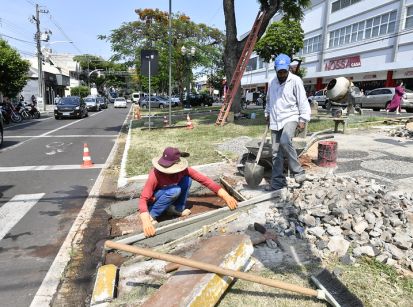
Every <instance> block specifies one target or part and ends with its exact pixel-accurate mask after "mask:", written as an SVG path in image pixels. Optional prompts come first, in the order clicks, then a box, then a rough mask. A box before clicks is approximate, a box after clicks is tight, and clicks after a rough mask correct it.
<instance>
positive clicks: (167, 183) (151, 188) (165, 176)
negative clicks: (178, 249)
mask: <svg viewBox="0 0 413 307" xmlns="http://www.w3.org/2000/svg"><path fill="white" fill-rule="evenodd" d="M184 156H189V154H187V153H181V152H180V151H179V149H178V148H173V147H167V148H165V150H164V152H163V154H162V156H161V157H157V158H154V159H152V164H153V166H154V168H153V169H151V170H150V172H149V176H148V180H147V181H146V183H145V186H144V187H143V190H142V193H141V196H140V199H139V211H140V218H141V221H142V227H143V232H144V234H145V236H147V237H151V236H154V235H155V232H156V231H155V227H154V224H156V219H157V218H158V217H159V216H160V215H161V214H162V213H164V212H165V211H167V212H169V213H172V214H174V215H177V216H187V215H189V214H191V211H190V210H189V209H185V204H186V200H187V198H188V194H189V188H190V187H191V183H192V179H193V180H196V181H198V182H199V183H201V184H202V185H204V186H205V187H207V188H208V189H210V190H211V191H212V192H214V193H215V194H217V195H218V196H219V197H221V198H222V199H223V200H224V201H225V202H226V204H227V205H228V207H229V208H230V209H231V210H233V209H236V208H237V201H236V200H235V199H234V198H233V197H232V196H231V195H229V194H228V193H227V191H225V190H224V189H223V188H221V186H220V185H219V184H217V183H215V182H214V181H213V180H212V179H210V178H208V177H207V176H205V175H203V174H201V173H199V172H197V171H196V170H194V169H193V168H191V167H188V161H187V160H186V159H185V158H183V157H184Z"/></svg>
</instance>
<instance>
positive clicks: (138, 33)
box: [99, 9, 224, 92]
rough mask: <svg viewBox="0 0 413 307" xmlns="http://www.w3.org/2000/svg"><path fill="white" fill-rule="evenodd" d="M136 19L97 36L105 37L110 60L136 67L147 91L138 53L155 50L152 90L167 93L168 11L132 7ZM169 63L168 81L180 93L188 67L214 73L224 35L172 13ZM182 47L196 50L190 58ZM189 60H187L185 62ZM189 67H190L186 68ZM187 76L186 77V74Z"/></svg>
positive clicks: (221, 49)
mask: <svg viewBox="0 0 413 307" xmlns="http://www.w3.org/2000/svg"><path fill="white" fill-rule="evenodd" d="M135 12H136V14H137V16H138V20H136V21H132V22H127V23H123V24H122V26H121V27H119V28H118V29H115V30H112V32H111V34H110V35H108V36H103V35H102V36H100V37H99V38H100V39H105V40H108V41H109V42H110V43H111V45H112V50H113V52H114V55H113V57H112V59H113V60H116V61H124V62H125V64H127V65H128V66H130V67H132V66H134V67H135V68H136V74H137V80H138V82H140V89H141V90H144V91H146V90H147V85H148V83H147V78H145V77H143V76H142V75H141V72H140V64H141V63H140V52H141V50H143V49H156V50H158V53H159V70H158V75H156V76H153V78H151V85H152V87H153V89H154V90H156V91H159V92H167V89H168V87H169V42H168V22H169V21H168V13H167V12H163V11H160V10H158V9H155V10H153V9H137V10H135ZM171 23H172V33H171V37H172V41H171V49H172V52H171V60H172V61H171V62H172V63H171V64H172V80H175V81H176V84H174V85H175V86H176V87H178V89H179V91H180V92H182V90H183V88H184V84H185V83H186V80H187V77H189V78H190V79H193V78H194V76H193V73H192V69H197V70H201V71H202V69H203V68H205V69H207V71H208V72H211V71H213V72H215V70H216V63H217V62H219V61H220V60H221V59H222V51H223V41H224V35H223V33H222V32H221V31H219V30H218V29H216V28H212V27H209V26H207V25H205V24H202V23H201V24H197V23H195V22H193V21H191V19H190V18H189V17H188V16H186V15H184V14H181V13H177V14H172V20H171ZM182 46H185V48H186V49H187V50H190V49H191V48H192V47H195V49H196V52H195V55H194V56H193V57H190V59H188V58H186V57H185V56H183V55H182V53H181V48H182ZM188 60H189V61H188ZM188 62H189V63H188ZM188 66H190V69H188V68H189V67H188ZM188 75H189V76H188Z"/></svg>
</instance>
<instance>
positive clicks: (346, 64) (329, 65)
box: [325, 55, 361, 70]
mask: <svg viewBox="0 0 413 307" xmlns="http://www.w3.org/2000/svg"><path fill="white" fill-rule="evenodd" d="M360 66H361V61H360V56H359V55H355V56H352V57H348V58H340V59H334V60H330V61H328V62H326V65H325V70H336V69H344V68H353V67H360Z"/></svg>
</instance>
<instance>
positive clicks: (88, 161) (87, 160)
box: [81, 143, 93, 167]
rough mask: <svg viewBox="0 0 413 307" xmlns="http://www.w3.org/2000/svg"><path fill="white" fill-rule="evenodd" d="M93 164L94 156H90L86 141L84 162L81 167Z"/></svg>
mask: <svg viewBox="0 0 413 307" xmlns="http://www.w3.org/2000/svg"><path fill="white" fill-rule="evenodd" d="M92 166H93V162H92V158H91V157H90V153H89V147H87V144H86V143H85V144H84V145H83V164H82V165H81V167H92Z"/></svg>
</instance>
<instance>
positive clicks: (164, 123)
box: [163, 116, 168, 127]
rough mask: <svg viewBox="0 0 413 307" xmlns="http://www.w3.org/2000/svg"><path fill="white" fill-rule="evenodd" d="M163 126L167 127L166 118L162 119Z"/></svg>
mask: <svg viewBox="0 0 413 307" xmlns="http://www.w3.org/2000/svg"><path fill="white" fill-rule="evenodd" d="M163 125H164V127H166V126H168V119H167V118H166V116H164V117H163Z"/></svg>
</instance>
